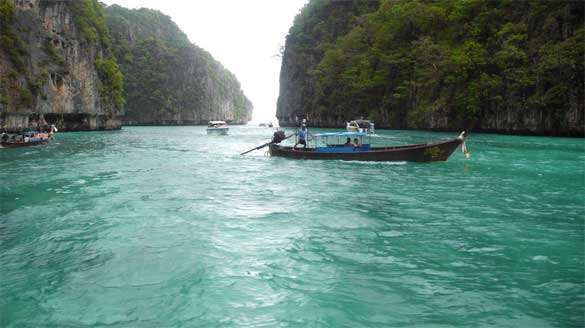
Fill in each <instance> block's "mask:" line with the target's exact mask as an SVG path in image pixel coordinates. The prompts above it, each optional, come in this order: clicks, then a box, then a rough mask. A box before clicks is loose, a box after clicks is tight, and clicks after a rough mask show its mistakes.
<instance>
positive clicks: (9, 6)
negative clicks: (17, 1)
mask: <svg viewBox="0 0 585 328" xmlns="http://www.w3.org/2000/svg"><path fill="white" fill-rule="evenodd" d="M15 19H16V16H15V6H14V3H13V2H12V1H11V0H0V47H1V48H2V50H4V51H6V53H8V56H9V57H10V60H11V61H12V63H13V64H14V66H15V68H16V69H18V70H19V71H21V72H23V73H25V74H26V72H28V67H27V65H26V60H27V58H28V56H29V50H28V48H27V46H26V45H25V44H24V42H23V41H22V38H21V37H20V36H19V35H18V34H17V33H16V32H15V31H14V22H15Z"/></svg>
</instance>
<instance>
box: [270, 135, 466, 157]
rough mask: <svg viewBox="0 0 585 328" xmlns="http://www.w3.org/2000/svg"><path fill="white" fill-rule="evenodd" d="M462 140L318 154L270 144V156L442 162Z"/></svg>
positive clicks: (310, 150) (308, 150) (315, 150)
mask: <svg viewBox="0 0 585 328" xmlns="http://www.w3.org/2000/svg"><path fill="white" fill-rule="evenodd" d="M461 142H462V139H460V138H454V139H447V140H444V141H437V142H431V143H425V144H417V145H406V146H395V147H372V148H371V149H370V150H356V151H348V152H319V151H318V150H317V149H315V148H307V149H303V148H297V149H293V148H292V147H285V146H281V145H278V144H270V145H269V149H270V155H271V156H277V157H286V158H294V159H319V160H344V161H384V162H403V161H408V162H444V161H446V160H447V159H449V157H450V156H451V154H453V152H454V151H455V149H457V147H458V146H459V145H460V144H461Z"/></svg>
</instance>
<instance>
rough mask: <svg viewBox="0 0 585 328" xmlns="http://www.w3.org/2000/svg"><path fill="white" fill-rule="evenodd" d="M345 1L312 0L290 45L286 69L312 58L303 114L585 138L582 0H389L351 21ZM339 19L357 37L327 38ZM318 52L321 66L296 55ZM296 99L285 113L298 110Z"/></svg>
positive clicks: (284, 103)
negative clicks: (342, 5)
mask: <svg viewBox="0 0 585 328" xmlns="http://www.w3.org/2000/svg"><path fill="white" fill-rule="evenodd" d="M356 3H360V2H356ZM370 3H371V2H370ZM335 7H339V5H338V4H337V3H336V2H335V1H327V0H313V1H311V3H310V4H309V5H308V6H307V7H306V8H305V9H304V10H303V12H302V13H301V14H300V15H299V17H298V18H297V19H296V20H295V25H294V26H293V27H292V28H291V30H290V33H289V36H288V38H287V45H286V50H285V58H284V63H283V65H293V66H294V65H297V64H298V65H299V66H303V65H304V66H303V67H304V71H305V72H306V76H307V81H305V82H304V84H311V85H312V86H313V87H312V88H311V92H310V93H308V92H305V93H304V94H305V98H304V100H303V101H302V108H301V109H300V110H301V111H302V112H304V114H309V115H310V116H312V117H314V118H315V119H316V120H317V121H321V122H339V121H343V120H348V119H351V118H355V117H360V116H363V117H368V118H370V119H373V120H374V121H376V123H378V124H379V125H381V126H387V127H393V128H439V129H459V128H476V129H482V130H497V131H511V132H513V131H520V132H522V131H524V130H530V131H532V132H536V133H538V132H539V131H541V132H544V133H547V134H549V133H550V134H557V133H562V134H577V135H578V134H580V135H582V134H583V128H584V126H583V124H584V123H583V111H584V106H583V98H584V97H583V90H584V73H583V72H584V65H583V62H584V45H585V28H584V25H583V14H584V5H583V2H580V1H579V2H577V1H574V2H573V1H561V2H552V1H508V0H500V1H483V0H470V1H416V0H392V1H388V0H385V1H381V2H380V4H379V6H376V9H375V10H370V11H369V12H366V13H363V11H362V12H359V13H358V14H357V15H354V16H353V17H351V18H350V19H347V18H346V17H344V16H346V15H347V13H344V14H342V15H336V14H335V13H332V11H333V8H335ZM324 13H327V14H328V16H327V17H326V18H324V19H322V18H320V16H323V15H324ZM335 21H342V22H346V24H345V25H342V27H341V29H344V30H345V31H346V32H344V33H343V34H342V35H340V36H338V37H335V36H334V37H327V36H325V37H324V36H323V35H324V34H325V35H327V33H330V30H333V31H339V30H340V28H337V27H336V24H335V23H334V22H335ZM332 26H333V27H335V28H334V29H331V27H332ZM324 27H325V28H324ZM326 27H329V31H328V30H327V28H326ZM307 49H316V50H313V51H312V52H311V50H309V51H310V52H311V55H312V56H316V57H317V60H314V62H313V64H312V65H306V63H300V64H299V63H296V62H292V63H291V62H290V61H288V62H287V60H288V59H290V58H287V55H288V56H289V57H292V58H298V57H300V55H299V54H298V52H302V51H307ZM282 79H283V77H282V76H281V83H282ZM287 79H294V78H293V77H287V76H284V80H285V81H286V80H287ZM281 97H282V94H281ZM288 105H289V103H287V99H280V100H279V116H286V115H289V116H290V114H291V113H292V112H294V111H295V110H296V111H299V108H294V107H295V106H292V107H291V108H284V107H286V106H288ZM289 107H290V106H289ZM297 107H298V106H297ZM545 131H548V132H545Z"/></svg>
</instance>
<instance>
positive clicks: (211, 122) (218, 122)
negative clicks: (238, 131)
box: [209, 121, 226, 124]
mask: <svg viewBox="0 0 585 328" xmlns="http://www.w3.org/2000/svg"><path fill="white" fill-rule="evenodd" d="M209 123H210V124H226V123H225V122H224V121H209Z"/></svg>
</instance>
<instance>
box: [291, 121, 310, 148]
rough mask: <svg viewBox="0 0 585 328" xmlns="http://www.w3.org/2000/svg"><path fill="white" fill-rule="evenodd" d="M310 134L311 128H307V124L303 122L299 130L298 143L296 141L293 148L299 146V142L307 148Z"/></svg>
mask: <svg viewBox="0 0 585 328" xmlns="http://www.w3.org/2000/svg"><path fill="white" fill-rule="evenodd" d="M310 134H311V133H310V132H309V130H307V126H306V125H305V124H303V125H302V126H301V128H300V129H299V131H298V132H297V136H298V139H297V143H295V145H294V146H293V149H295V148H297V145H298V144H301V145H303V148H307V138H308V137H309V135H310Z"/></svg>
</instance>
